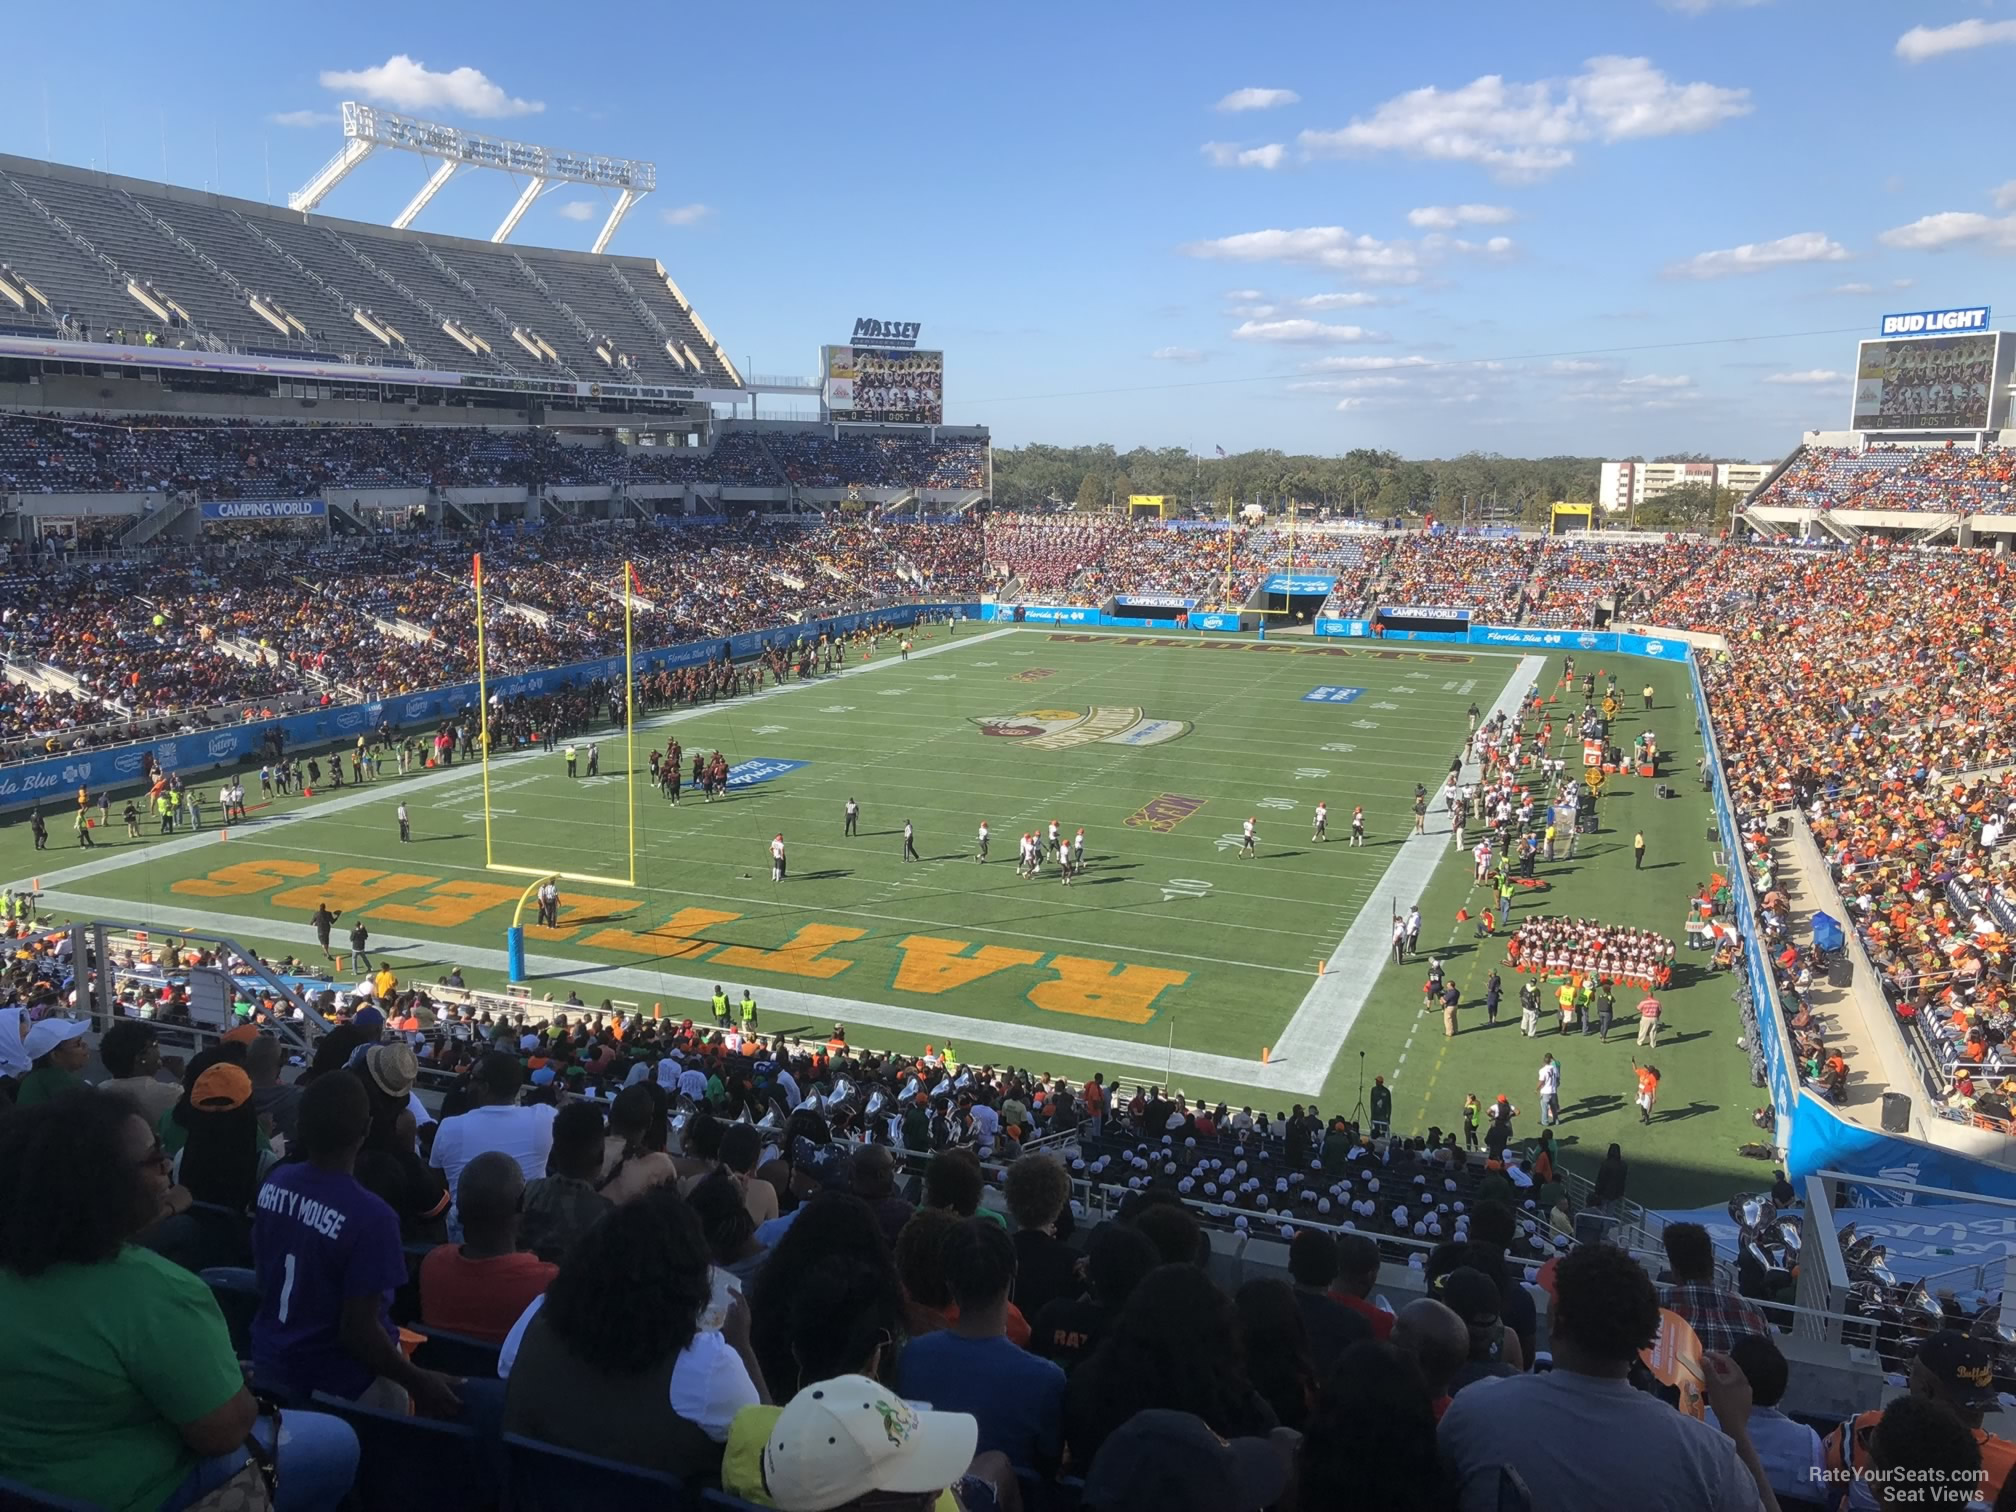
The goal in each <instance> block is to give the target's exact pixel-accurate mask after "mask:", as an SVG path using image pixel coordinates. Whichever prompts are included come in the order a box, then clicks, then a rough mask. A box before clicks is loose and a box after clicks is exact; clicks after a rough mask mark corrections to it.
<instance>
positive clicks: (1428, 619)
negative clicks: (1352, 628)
mask: <svg viewBox="0 0 2016 1512" xmlns="http://www.w3.org/2000/svg"><path fill="white" fill-rule="evenodd" d="M1372 633H1373V634H1374V635H1446V636H1449V637H1450V638H1452V639H1455V640H1461V639H1462V638H1463V637H1465V636H1467V635H1468V634H1469V633H1470V611H1469V610H1468V609H1452V608H1445V607H1442V606H1439V605H1434V606H1431V605H1421V604H1401V605H1393V604H1382V605H1381V606H1380V607H1379V608H1377V609H1375V610H1373V611H1372Z"/></svg>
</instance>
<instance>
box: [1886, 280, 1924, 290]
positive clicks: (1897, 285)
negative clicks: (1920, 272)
mask: <svg viewBox="0 0 2016 1512" xmlns="http://www.w3.org/2000/svg"><path fill="white" fill-rule="evenodd" d="M1916 282H1918V280H1917V279H1915V278H1893V279H1891V280H1890V287H1891V288H1893V289H1908V288H1910V287H1911V285H1913V284H1915V283H1916Z"/></svg>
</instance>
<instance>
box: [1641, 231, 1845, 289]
mask: <svg viewBox="0 0 2016 1512" xmlns="http://www.w3.org/2000/svg"><path fill="white" fill-rule="evenodd" d="M1847 257H1848V249H1847V248H1846V247H1843V246H1842V245H1841V244H1840V243H1839V242H1837V241H1833V240H1831V239H1829V238H1828V237H1827V236H1826V235H1825V234H1823V233H1822V232H1819V231H1797V232H1794V233H1793V234H1792V235H1790V236H1781V237H1779V238H1778V239H1777V240H1776V241H1768V242H1745V243H1744V244H1743V245H1742V246H1740V247H1725V248H1723V249H1722V250H1721V251H1719V252H1702V253H1698V254H1696V255H1695V256H1693V257H1690V258H1688V259H1687V260H1686V261H1685V262H1678V263H1674V264H1673V265H1672V266H1671V267H1669V268H1668V269H1667V270H1666V276H1667V277H1669V278H1728V277H1729V276H1731V275H1732V274H1736V273H1762V272H1765V271H1766V270H1768V269H1771V268H1786V267H1792V266H1794V265H1796V264H1799V263H1816V262H1845V261H1846V260H1847Z"/></svg>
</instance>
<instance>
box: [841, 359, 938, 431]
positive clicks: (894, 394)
mask: <svg viewBox="0 0 2016 1512" xmlns="http://www.w3.org/2000/svg"><path fill="white" fill-rule="evenodd" d="M819 373H820V384H821V387H822V389H823V395H822V397H823V398H824V400H825V404H826V412H827V414H828V416H829V417H830V418H832V419H834V420H839V421H853V422H855V423H857V424H869V425H943V424H944V423H945V354H944V353H943V352H920V351H914V350H907V351H906V350H904V349H901V348H885V347H864V346H829V347H821V348H820V349H819Z"/></svg>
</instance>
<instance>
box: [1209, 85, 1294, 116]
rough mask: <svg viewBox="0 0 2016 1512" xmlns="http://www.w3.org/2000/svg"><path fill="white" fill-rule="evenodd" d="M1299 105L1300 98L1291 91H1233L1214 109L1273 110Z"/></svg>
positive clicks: (1230, 110)
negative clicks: (1279, 107)
mask: <svg viewBox="0 0 2016 1512" xmlns="http://www.w3.org/2000/svg"><path fill="white" fill-rule="evenodd" d="M1301 103H1302V96H1300V95H1299V94H1297V93H1295V91H1294V90H1292V89H1235V90H1233V91H1232V93H1230V94H1228V95H1227V96H1225V98H1224V99H1222V100H1220V101H1219V102H1218V104H1217V106H1216V108H1217V109H1219V110H1223V111H1226V112H1238V111H1241V110H1273V109H1275V108H1276V107H1277V106H1281V105H1299V104H1301Z"/></svg>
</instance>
